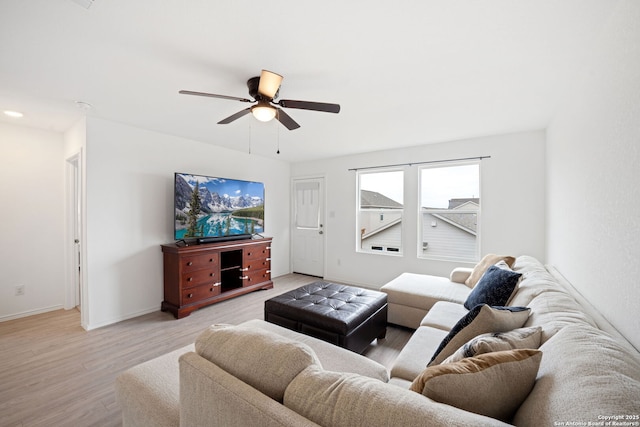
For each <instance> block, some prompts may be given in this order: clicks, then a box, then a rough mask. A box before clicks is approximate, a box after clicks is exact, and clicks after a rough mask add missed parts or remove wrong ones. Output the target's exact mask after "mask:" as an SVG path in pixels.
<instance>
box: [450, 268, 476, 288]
mask: <svg viewBox="0 0 640 427" xmlns="http://www.w3.org/2000/svg"><path fill="white" fill-rule="evenodd" d="M472 271H473V268H467V267H456V268H454V269H453V270H452V271H451V275H450V276H449V280H451V281H452V282H455V283H462V284H464V282H465V281H466V280H467V279H468V278H469V276H471V272H472Z"/></svg>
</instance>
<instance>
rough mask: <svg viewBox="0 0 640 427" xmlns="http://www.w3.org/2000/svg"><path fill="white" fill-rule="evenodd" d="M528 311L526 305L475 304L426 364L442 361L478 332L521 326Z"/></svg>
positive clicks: (431, 364)
mask: <svg viewBox="0 0 640 427" xmlns="http://www.w3.org/2000/svg"><path fill="white" fill-rule="evenodd" d="M530 311H531V309H529V308H528V307H491V306H488V305H486V304H485V305H477V306H475V307H474V308H472V309H471V310H470V311H469V312H468V313H467V314H465V315H464V316H463V317H462V319H460V320H458V323H456V324H455V325H454V326H453V328H451V330H450V331H449V333H448V334H447V336H446V337H444V339H443V340H442V342H441V343H440V345H439V346H438V348H437V350H436V352H435V353H434V354H433V357H432V358H431V361H430V362H429V364H428V365H427V366H433V365H437V364H440V363H442V361H443V360H444V359H446V358H447V357H449V356H451V355H452V354H453V353H455V352H456V350H458V349H459V348H460V347H461V346H462V345H463V344H464V343H466V342H467V341H469V340H470V339H471V338H474V337H477V336H478V335H480V334H486V333H487V332H506V331H511V330H513V329H517V328H521V327H522V326H523V325H524V324H525V322H526V321H527V319H528V318H529V313H530Z"/></svg>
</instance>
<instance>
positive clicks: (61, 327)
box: [0, 274, 411, 427]
mask: <svg viewBox="0 0 640 427" xmlns="http://www.w3.org/2000/svg"><path fill="white" fill-rule="evenodd" d="M315 280H317V278H314V277H309V276H303V275H299V274H290V275H287V276H282V277H279V278H276V279H275V280H274V285H275V286H274V288H273V289H270V290H266V291H257V292H253V293H251V294H248V295H244V296H241V297H238V298H234V299H231V300H228V301H224V302H222V303H218V304H214V305H212V306H209V307H206V308H203V309H200V310H197V311H195V312H193V313H192V314H191V315H190V316H188V317H186V318H184V319H180V320H176V319H174V317H173V316H172V315H171V314H168V313H163V312H161V311H157V312H154V313H150V314H147V315H144V316H140V317H137V318H135V319H130V320H127V321H123V322H120V323H117V324H115V325H111V326H107V327H104V328H100V329H95V330H93V331H88V332H87V331H85V330H84V329H82V328H81V327H80V313H79V312H78V311H77V310H69V311H64V310H58V311H53V312H50V313H45V314H40V315H36V316H31V317H27V318H23V319H17V320H11V321H8V322H3V323H0V426H2V427H9V426H12V427H13V426H20V427H26V426H46V427H52V426H55V427H58V426H74V427H77V426H121V425H122V421H121V416H120V409H119V407H118V404H117V402H116V400H115V391H114V381H115V378H116V376H117V375H118V374H119V373H121V372H123V371H124V370H126V369H128V368H130V367H132V366H135V365H137V364H139V363H141V362H144V361H146V360H150V359H153V358H155V357H157V356H160V355H162V354H164V353H167V352H169V351H172V350H175V349H178V348H180V347H183V346H185V345H187V344H190V343H192V342H193V341H194V340H195V338H196V337H197V336H198V334H199V333H200V332H201V331H202V330H204V329H205V328H206V327H207V326H209V325H211V324H214V323H230V324H238V323H241V322H244V321H246V320H250V319H255V318H259V319H262V318H263V317H264V316H263V307H264V301H265V300H266V299H268V298H271V297H273V296H275V295H279V294H281V293H283V292H286V291H288V290H291V289H295V288H297V287H299V286H302V285H305V284H307V283H311V282H313V281H315ZM410 335H411V331H409V330H407V329H403V328H399V327H393V326H389V328H388V329H387V337H386V339H384V340H379V341H374V342H373V343H372V345H371V346H370V347H369V348H368V349H367V350H366V351H365V353H364V355H365V356H367V357H369V358H371V359H373V360H376V361H378V362H380V363H382V364H383V365H385V366H387V367H389V366H390V365H391V364H392V363H393V361H394V360H395V358H396V356H397V355H398V353H399V352H400V350H401V349H402V347H404V345H405V344H406V343H407V341H408V339H409V337H410Z"/></svg>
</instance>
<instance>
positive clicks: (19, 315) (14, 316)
mask: <svg viewBox="0 0 640 427" xmlns="http://www.w3.org/2000/svg"><path fill="white" fill-rule="evenodd" d="M62 308H63V307H62V305H54V306H51V307H44V308H38V309H35V310H27V311H23V312H20V313H15V314H8V315H6V316H0V322H7V321H9V320H15V319H21V318H23V317H29V316H33V315H36V314H42V313H48V312H50V311H55V310H61V309H62Z"/></svg>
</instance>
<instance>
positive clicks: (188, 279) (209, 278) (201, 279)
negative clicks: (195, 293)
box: [181, 268, 220, 288]
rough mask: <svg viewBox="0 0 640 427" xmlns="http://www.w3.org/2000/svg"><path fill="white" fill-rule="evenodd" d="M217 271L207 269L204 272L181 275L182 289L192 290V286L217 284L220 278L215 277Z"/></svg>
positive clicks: (198, 271) (189, 272)
mask: <svg viewBox="0 0 640 427" xmlns="http://www.w3.org/2000/svg"><path fill="white" fill-rule="evenodd" d="M216 272H217V270H214V269H210V268H207V269H205V270H196V271H188V272H186V273H182V277H181V279H182V283H181V284H182V287H183V288H192V287H194V286H199V285H204V284H213V283H215V282H219V281H220V280H219V279H220V278H219V277H217V276H218V275H217V274H216Z"/></svg>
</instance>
